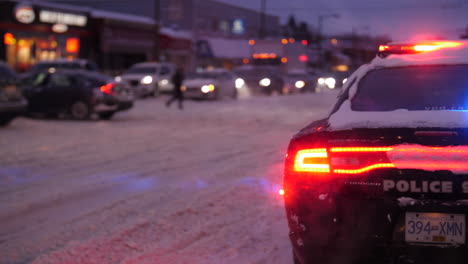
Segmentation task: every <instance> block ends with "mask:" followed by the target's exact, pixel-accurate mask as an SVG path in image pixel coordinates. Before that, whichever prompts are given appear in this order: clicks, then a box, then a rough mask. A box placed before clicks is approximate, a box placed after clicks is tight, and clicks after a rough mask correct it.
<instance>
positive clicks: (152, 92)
mask: <svg viewBox="0 0 468 264" xmlns="http://www.w3.org/2000/svg"><path fill="white" fill-rule="evenodd" d="M175 70H176V67H175V65H174V64H171V63H157V62H145V63H138V64H135V65H133V66H132V67H130V69H128V70H127V71H126V72H124V74H122V75H121V76H117V77H116V81H117V82H122V83H124V84H125V85H127V86H128V87H129V88H131V89H132V90H133V92H134V93H135V95H136V96H138V97H147V96H158V95H159V94H160V93H167V92H170V91H172V89H173V87H174V86H173V84H172V81H171V78H172V76H173V75H174V72H175Z"/></svg>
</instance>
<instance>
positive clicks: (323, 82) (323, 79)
mask: <svg viewBox="0 0 468 264" xmlns="http://www.w3.org/2000/svg"><path fill="white" fill-rule="evenodd" d="M317 82H318V84H320V85H324V84H325V78H319V79H318V81H317Z"/></svg>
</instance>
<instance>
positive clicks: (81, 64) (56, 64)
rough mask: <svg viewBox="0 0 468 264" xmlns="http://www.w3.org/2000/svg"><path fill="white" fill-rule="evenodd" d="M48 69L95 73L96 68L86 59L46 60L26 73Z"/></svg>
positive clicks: (94, 64)
mask: <svg viewBox="0 0 468 264" xmlns="http://www.w3.org/2000/svg"><path fill="white" fill-rule="evenodd" d="M49 68H55V69H75V70H86V71H97V70H98V67H97V65H96V63H94V62H92V61H89V60H86V59H73V60H69V59H57V60H46V61H40V62H38V63H36V64H34V66H32V67H31V68H30V69H29V70H28V72H40V71H44V70H48V69H49Z"/></svg>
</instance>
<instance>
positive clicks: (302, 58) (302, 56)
mask: <svg viewBox="0 0 468 264" xmlns="http://www.w3.org/2000/svg"><path fill="white" fill-rule="evenodd" d="M308 60H309V58H308V57H307V55H304V54H302V55H301V56H299V61H302V62H306V61H308Z"/></svg>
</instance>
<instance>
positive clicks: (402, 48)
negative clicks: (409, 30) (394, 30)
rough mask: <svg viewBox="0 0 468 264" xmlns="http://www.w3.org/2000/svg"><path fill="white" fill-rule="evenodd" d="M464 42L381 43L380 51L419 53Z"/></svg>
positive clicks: (451, 46)
mask: <svg viewBox="0 0 468 264" xmlns="http://www.w3.org/2000/svg"><path fill="white" fill-rule="evenodd" d="M462 45H463V43H461V42H456V41H434V42H424V43H419V44H413V45H405V44H403V45H402V44H395V45H380V46H379V53H389V54H417V53H421V52H428V51H435V50H440V49H447V48H456V47H459V46H462Z"/></svg>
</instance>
